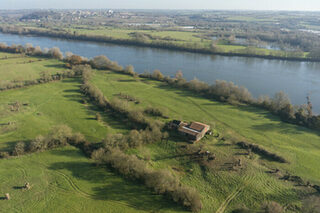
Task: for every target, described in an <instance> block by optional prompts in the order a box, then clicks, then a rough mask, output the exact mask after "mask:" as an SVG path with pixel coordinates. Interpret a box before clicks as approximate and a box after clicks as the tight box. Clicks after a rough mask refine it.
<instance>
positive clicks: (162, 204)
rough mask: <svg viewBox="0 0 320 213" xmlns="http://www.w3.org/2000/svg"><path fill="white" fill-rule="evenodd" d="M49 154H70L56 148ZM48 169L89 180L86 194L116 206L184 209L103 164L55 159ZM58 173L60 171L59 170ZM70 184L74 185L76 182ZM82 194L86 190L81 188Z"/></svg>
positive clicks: (168, 209) (153, 210)
mask: <svg viewBox="0 0 320 213" xmlns="http://www.w3.org/2000/svg"><path fill="white" fill-rule="evenodd" d="M75 152H77V151H75ZM53 153H54V154H58V155H68V156H70V154H71V155H72V153H70V151H65V152H64V151H60V150H57V152H53ZM48 169H50V170H53V171H59V170H68V171H70V172H71V174H72V177H75V178H76V179H80V180H84V181H88V182H91V183H93V184H94V186H95V187H94V188H92V192H90V193H91V194H88V195H89V196H90V197H91V198H92V199H95V200H104V201H111V202H117V203H118V204H120V205H125V206H129V207H132V208H134V209H137V210H141V211H149V212H158V211H159V209H161V210H162V211H178V212H183V211H184V209H182V208H181V207H180V206H178V205H177V204H175V203H173V201H171V200H168V199H166V198H165V197H164V196H161V195H155V194H153V193H152V191H151V190H150V189H148V188H147V187H146V186H144V185H143V184H141V183H140V182H136V181H129V180H127V179H124V178H122V177H121V176H120V175H117V174H116V172H113V171H112V170H110V169H108V168H107V167H97V166H95V164H93V163H89V162H59V163H54V164H51V165H50V167H49V168H48ZM59 172H60V173H61V171H59ZM72 184H73V185H76V186H77V183H72ZM97 185H99V186H97ZM77 189H78V190H80V191H82V190H81V187H79V186H77ZM82 193H86V192H84V191H82ZM86 194H87V193H86Z"/></svg>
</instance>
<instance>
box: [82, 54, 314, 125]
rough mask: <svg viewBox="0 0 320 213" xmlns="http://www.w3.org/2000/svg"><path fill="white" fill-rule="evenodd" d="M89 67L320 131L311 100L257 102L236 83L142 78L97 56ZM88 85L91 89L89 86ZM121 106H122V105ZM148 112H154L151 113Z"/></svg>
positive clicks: (178, 75) (265, 98) (180, 75)
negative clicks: (264, 112) (243, 106)
mask: <svg viewBox="0 0 320 213" xmlns="http://www.w3.org/2000/svg"><path fill="white" fill-rule="evenodd" d="M95 62H97V64H95ZM88 63H89V64H90V65H91V66H93V67H95V68H98V69H109V70H112V71H115V72H119V73H123V74H127V75H130V76H133V77H141V78H148V79H152V80H157V81H161V82H164V83H166V84H167V85H169V86H172V87H175V88H180V89H184V90H189V91H191V92H195V93H196V94H199V95H201V96H203V97H205V98H208V99H213V100H217V101H221V102H227V103H229V104H234V105H236V104H238V103H243V104H248V105H251V106H255V107H259V108H263V109H266V110H268V111H269V112H271V113H272V114H274V115H277V116H279V117H280V118H281V120H282V121H284V122H288V123H292V124H296V125H300V126H304V127H308V128H310V129H315V130H320V115H314V114H313V107H312V103H311V100H310V97H307V104H303V105H300V106H296V105H293V104H292V103H291V101H290V99H289V97H288V95H287V94H285V93H284V92H282V91H280V92H278V93H276V94H275V95H274V97H272V98H271V97H269V96H267V95H264V96H260V97H259V98H257V99H256V98H253V96H252V95H251V93H250V92H249V91H248V89H247V88H245V87H243V86H238V85H235V84H234V83H233V82H227V81H224V80H216V81H215V83H214V84H212V85H209V84H207V83H205V82H203V81H200V80H198V79H193V80H191V81H187V80H186V79H184V78H183V73H182V71H177V73H176V74H175V76H174V77H170V76H165V75H163V74H162V73H161V71H160V70H154V71H153V72H152V73H148V72H145V73H142V74H138V73H136V72H135V71H134V67H133V66H132V65H129V66H127V67H125V68H123V67H122V66H120V65H118V64H117V63H116V62H112V61H111V60H110V59H108V58H107V57H106V56H97V57H95V58H93V59H92V60H90V61H89V62H88ZM83 77H84V76H83ZM84 85H87V86H88V84H84ZM84 87H85V86H84ZM94 87H95V86H94V85H91V88H94ZM86 90H87V89H85V88H84V92H85V93H86ZM93 90H97V89H93ZM94 97H96V98H98V99H100V100H101V102H103V98H104V97H103V95H102V92H101V91H100V92H98V91H97V92H96V94H95V95H94ZM98 102H99V101H98ZM117 104H118V103H117ZM118 105H119V106H121V104H118ZM114 107H117V106H114ZM119 111H122V110H119ZM148 111H149V112H150V109H149V110H148ZM154 111H157V109H154ZM140 115H141V118H140V119H138V120H141V121H142V120H143V119H142V117H143V113H142V112H137V113H136V115H134V117H137V118H138V117H140Z"/></svg>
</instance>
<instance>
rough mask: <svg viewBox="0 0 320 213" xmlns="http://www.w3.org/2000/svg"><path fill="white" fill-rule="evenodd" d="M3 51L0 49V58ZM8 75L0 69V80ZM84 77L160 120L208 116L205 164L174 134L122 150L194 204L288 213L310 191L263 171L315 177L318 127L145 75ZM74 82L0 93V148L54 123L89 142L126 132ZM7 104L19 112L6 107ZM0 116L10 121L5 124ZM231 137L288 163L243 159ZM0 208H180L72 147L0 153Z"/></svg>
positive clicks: (29, 68) (32, 69)
mask: <svg viewBox="0 0 320 213" xmlns="http://www.w3.org/2000/svg"><path fill="white" fill-rule="evenodd" d="M4 55H6V54H0V58H1V57H4ZM11 56H12V57H13V56H17V57H18V56H19V55H10V57H11ZM8 57H9V55H8ZM12 60H14V61H15V62H14V61H12ZM25 60H29V58H16V59H12V58H8V59H3V60H2V61H1V62H0V63H1V64H2V65H3V64H7V66H8V67H9V68H12V69H14V68H13V67H16V66H18V65H19V64H18V63H19V62H20V61H25ZM35 63H38V62H35ZM41 63H42V65H41V66H43V67H48V66H49V67H50V66H52V65H57V64H59V66H62V63H61V62H58V61H55V60H45V61H41ZM59 66H54V70H53V71H59V70H61V69H60V68H59ZM36 67H37V66H35V64H34V63H27V64H24V69H23V70H22V69H14V70H15V72H16V75H17V76H19V75H20V74H21V75H22V76H29V74H30V75H34V76H36V74H37V73H38V72H39V71H37V68H36ZM4 73H5V72H4ZM10 78H11V76H10V75H4V79H3V80H9V79H10ZM91 82H92V83H93V84H94V85H96V86H97V87H98V88H99V89H100V90H101V91H102V92H103V93H104V95H105V96H106V97H107V98H108V99H113V98H115V97H116V96H117V94H119V93H120V92H121V93H123V94H128V95H130V96H133V97H135V98H137V99H138V100H139V101H140V103H139V104H134V103H128V104H129V106H130V107H131V108H139V109H141V110H143V109H145V108H146V107H149V106H152V107H157V108H160V109H163V110H164V111H165V112H166V115H167V116H168V117H169V118H168V119H164V118H161V119H162V120H163V121H169V120H172V119H180V120H184V121H200V122H204V123H208V124H210V125H211V126H212V127H213V128H214V129H215V130H216V131H218V132H219V133H220V134H221V136H223V137H224V138H225V141H223V140H221V137H220V139H218V138H216V137H213V136H209V137H208V138H206V139H204V140H202V141H201V142H200V143H199V145H200V146H202V147H203V149H206V150H209V151H211V152H213V153H215V154H216V157H217V159H216V160H215V161H214V164H213V165H212V166H211V167H210V168H209V169H205V168H204V167H202V166H200V165H199V164H198V163H197V162H195V161H194V160H190V159H189V158H186V157H181V156H179V153H180V151H181V150H180V148H179V147H180V145H184V144H186V142H185V141H184V140H183V139H182V138H171V139H170V140H169V141H168V142H167V143H165V142H158V143H155V144H150V145H146V146H143V147H139V148H136V149H130V150H128V153H130V154H135V155H137V156H138V157H139V158H140V159H149V160H146V162H147V165H148V166H149V167H151V168H153V169H160V168H162V169H167V170H169V171H171V172H172V173H173V174H174V175H175V176H177V177H179V179H180V180H181V181H182V182H183V183H184V184H186V185H189V186H191V187H194V188H196V189H197V190H198V191H199V193H200V196H201V200H202V202H203V211H202V212H211V213H212V212H217V213H222V212H231V211H232V210H233V209H235V208H239V207H241V206H247V207H249V208H252V209H257V208H259V207H260V205H261V204H262V203H263V202H265V201H276V202H279V203H281V204H282V205H284V206H286V208H287V211H286V212H296V207H299V206H301V200H302V199H303V198H304V197H306V196H308V195H310V194H312V193H315V191H314V190H312V189H308V188H306V187H302V186H295V184H293V183H292V182H285V181H283V180H280V179H279V177H277V175H275V174H270V173H269V172H270V171H271V170H272V169H276V168H278V169H280V170H281V172H282V173H285V172H287V171H288V172H290V173H291V174H293V175H298V176H301V177H302V178H303V179H305V180H309V181H311V182H312V183H314V184H320V181H319V180H320V171H319V169H318V167H317V165H318V161H319V160H320V144H319V141H320V134H319V133H318V132H315V131H311V130H308V129H306V128H303V127H298V126H295V125H290V124H286V123H283V122H281V121H280V120H279V119H278V118H277V117H275V116H272V115H271V114H269V113H268V112H266V111H264V110H260V109H257V108H254V107H248V106H231V105H227V104H223V103H220V102H215V101H211V100H208V99H204V98H202V97H199V96H197V95H196V94H193V93H190V92H187V91H182V90H179V89H173V88H170V87H168V86H166V85H165V84H163V83H160V82H156V81H152V80H147V79H142V78H133V77H131V76H127V75H123V74H117V73H114V72H110V71H94V75H93V77H92V79H91ZM80 85H81V81H80V79H78V78H71V79H65V80H62V81H56V82H51V83H47V84H40V85H34V86H30V87H26V88H21V89H13V90H8V91H3V92H0V151H6V150H11V149H12V146H13V145H14V144H15V143H17V142H18V141H30V140H32V139H34V138H35V137H36V136H37V135H40V134H42V135H46V134H47V133H48V132H49V130H50V129H51V128H52V127H53V126H56V125H60V124H66V125H68V126H70V127H71V128H72V129H73V131H74V132H81V133H82V134H84V135H85V137H86V138H87V139H88V140H89V141H91V142H100V141H101V140H102V139H103V138H105V136H106V135H107V134H108V133H123V134H126V133H127V132H128V131H129V130H130V127H129V126H128V125H127V124H126V122H125V121H124V120H122V119H120V118H117V119H115V118H114V117H113V116H112V115H111V114H110V113H106V112H101V111H100V110H99V109H98V108H96V107H95V106H94V105H92V104H91V103H85V104H84V103H83V98H84V97H83V95H82V94H81V93H80ZM17 102H18V103H20V108H19V110H12V105H13V104H14V103H17ZM97 112H99V113H101V115H102V121H97V120H96V119H95V117H96V113H97ZM150 118H151V119H155V117H150ZM157 119H160V118H157ZM9 122H11V123H12V124H11V125H7V124H8V123H9ZM238 141H248V142H251V143H256V144H259V145H261V146H263V147H265V148H266V149H267V150H269V151H271V152H273V153H277V154H279V155H281V156H283V157H285V158H286V159H287V160H288V161H289V162H290V163H285V164H283V163H277V162H274V161H270V160H268V159H264V158H262V157H261V156H259V155H256V154H253V155H252V156H251V157H247V156H245V155H243V154H244V153H245V151H244V150H242V149H239V148H238V147H237V146H236V145H234V144H233V143H234V142H238ZM238 159H241V160H242V162H243V166H242V167H241V169H236V170H230V169H229V168H228V167H229V166H230V164H233V163H234V162H236V161H237V160H238ZM25 182H30V184H31V186H32V188H31V190H29V191H26V190H22V189H21V188H19V187H22V186H23V184H24V183H25ZM5 193H10V195H11V197H12V199H11V200H9V201H7V200H3V199H1V198H2V196H4V194H5ZM0 206H1V210H0V211H4V212H183V209H181V208H180V207H179V205H177V204H174V203H173V202H172V201H170V200H167V199H165V198H164V197H163V196H158V195H154V194H153V193H152V191H151V190H150V189H147V188H146V187H145V186H143V185H141V184H139V183H135V182H132V181H129V180H125V179H123V178H121V176H119V175H118V174H117V173H115V172H113V171H111V170H109V169H108V168H101V167H97V166H95V165H94V164H93V162H92V161H91V160H90V159H88V158H86V157H85V156H83V154H82V153H81V152H80V151H79V150H77V149H75V148H72V147H65V148H59V149H55V150H51V151H45V152H42V153H34V154H28V155H25V156H20V157H14V158H9V159H1V160H0Z"/></svg>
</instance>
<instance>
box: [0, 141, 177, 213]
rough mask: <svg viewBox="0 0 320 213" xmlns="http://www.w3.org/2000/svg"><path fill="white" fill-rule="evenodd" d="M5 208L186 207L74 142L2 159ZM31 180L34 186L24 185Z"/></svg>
mask: <svg viewBox="0 0 320 213" xmlns="http://www.w3.org/2000/svg"><path fill="white" fill-rule="evenodd" d="M0 174H1V175H0V181H1V184H0V192H1V193H2V194H3V195H4V193H10V195H11V200H9V201H6V200H2V195H0V206H1V212H30V213H31V212H32V213H33V212H113V213H117V212H151V211H158V210H159V209H160V212H182V211H181V210H179V207H177V206H176V205H174V204H172V203H171V202H170V201H168V200H165V199H164V198H163V197H162V196H158V195H153V194H152V193H151V192H150V190H149V189H147V188H145V187H144V186H143V185H140V184H136V183H132V182H130V181H127V180H125V179H123V178H121V177H119V176H118V175H117V174H115V173H113V172H111V171H109V170H107V169H105V168H99V167H96V166H95V165H94V164H93V162H91V161H90V160H88V159H87V158H86V157H84V156H83V155H82V153H81V152H80V151H79V150H77V149H75V148H71V147H66V148H63V149H56V150H52V151H47V152H43V153H37V154H32V155H27V156H22V157H19V158H16V159H9V160H1V161H0ZM26 182H29V183H30V184H31V189H30V190H28V191H27V190H23V189H21V187H22V186H23V185H24V184H25V183H26Z"/></svg>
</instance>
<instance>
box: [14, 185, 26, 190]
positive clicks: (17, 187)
mask: <svg viewBox="0 0 320 213" xmlns="http://www.w3.org/2000/svg"><path fill="white" fill-rule="evenodd" d="M12 188H13V189H20V190H21V189H24V188H25V187H24V186H14V187H12Z"/></svg>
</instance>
